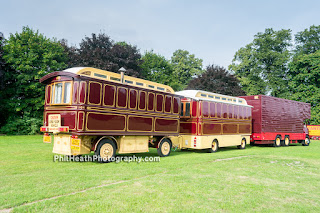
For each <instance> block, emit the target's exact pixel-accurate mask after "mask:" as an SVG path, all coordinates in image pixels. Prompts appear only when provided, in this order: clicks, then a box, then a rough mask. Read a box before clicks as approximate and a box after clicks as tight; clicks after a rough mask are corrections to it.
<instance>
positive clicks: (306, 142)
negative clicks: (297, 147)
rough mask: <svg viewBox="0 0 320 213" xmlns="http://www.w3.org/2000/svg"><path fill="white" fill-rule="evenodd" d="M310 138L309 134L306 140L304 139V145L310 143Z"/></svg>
mask: <svg viewBox="0 0 320 213" xmlns="http://www.w3.org/2000/svg"><path fill="white" fill-rule="evenodd" d="M310 142H311V141H310V139H309V137H308V136H307V137H306V139H304V141H302V146H309V145H310Z"/></svg>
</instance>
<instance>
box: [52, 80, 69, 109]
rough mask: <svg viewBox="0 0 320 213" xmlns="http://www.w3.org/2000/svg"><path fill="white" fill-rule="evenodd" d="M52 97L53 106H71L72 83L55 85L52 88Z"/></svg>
mask: <svg viewBox="0 0 320 213" xmlns="http://www.w3.org/2000/svg"><path fill="white" fill-rule="evenodd" d="M52 96H53V98H52V103H53V104H69V103H70V101H71V82H61V83H55V84H54V85H53V86H52ZM62 96H63V97H62Z"/></svg>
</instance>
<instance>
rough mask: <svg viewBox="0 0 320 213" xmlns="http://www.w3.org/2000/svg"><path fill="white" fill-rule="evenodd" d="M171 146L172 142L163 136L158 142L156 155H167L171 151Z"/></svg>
mask: <svg viewBox="0 0 320 213" xmlns="http://www.w3.org/2000/svg"><path fill="white" fill-rule="evenodd" d="M171 148H172V143H171V141H170V140H169V139H168V138H163V139H162V140H161V141H160V143H159V147H158V149H157V151H158V155H159V156H160V157H167V156H169V155H170V152H171Z"/></svg>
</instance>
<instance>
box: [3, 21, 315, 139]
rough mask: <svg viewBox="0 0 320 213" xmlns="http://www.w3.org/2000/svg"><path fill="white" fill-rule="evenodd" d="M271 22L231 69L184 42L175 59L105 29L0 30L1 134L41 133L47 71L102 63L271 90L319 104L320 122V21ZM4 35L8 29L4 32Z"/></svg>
mask: <svg viewBox="0 0 320 213" xmlns="http://www.w3.org/2000/svg"><path fill="white" fill-rule="evenodd" d="M291 34H292V33H291V30H279V31H275V30H273V29H266V30H265V32H260V33H257V34H256V35H255V36H254V39H253V41H252V42H251V43H250V44H248V45H246V46H245V47H242V48H240V49H239V50H238V51H237V52H236V53H235V56H234V59H233V61H232V64H231V65H230V66H229V67H228V68H229V70H227V69H226V68H224V67H221V66H217V65H214V64H212V65H209V66H207V67H205V68H204V67H203V61H202V59H200V58H197V57H196V56H195V55H194V54H191V53H189V52H188V51H187V50H181V49H178V50H176V51H174V52H173V53H172V56H171V58H170V59H167V58H165V57H164V56H162V55H160V54H158V53H156V52H154V51H153V50H151V51H146V52H144V53H143V54H142V53H141V52H140V50H139V49H138V47H137V46H135V45H131V44H128V43H127V42H125V41H117V42H116V41H113V40H112V39H111V38H110V37H109V36H108V35H106V34H105V33H99V34H95V33H92V34H91V35H90V36H86V37H85V38H83V39H82V41H81V42H80V43H79V45H77V46H72V45H69V44H68V41H67V40H65V39H61V40H57V39H54V38H47V37H46V36H44V35H43V34H41V33H39V31H36V30H33V29H31V28H29V27H23V29H22V32H19V33H18V32H17V33H15V34H10V36H9V38H7V39H6V38H3V37H1V36H0V118H1V119H0V134H35V133H38V132H39V127H40V126H41V125H42V116H43V103H44V85H41V84H40V83H39V79H40V78H41V77H43V76H44V75H46V74H48V73H50V72H54V71H60V70H64V69H66V68H70V67H77V66H81V67H95V68H100V69H103V70H108V71H112V72H118V70H119V68H120V67H125V68H126V70H127V73H126V74H127V75H130V76H134V77H138V78H143V79H146V80H150V81H154V82H158V83H162V84H166V85H169V86H171V87H172V88H173V89H174V90H175V91H179V90H183V89H200V90H206V91H210V92H215V93H220V94H225V95H233V96H240V95H256V94H267V95H272V96H275V97H282V98H288V99H292V100H298V101H304V102H308V103H311V104H312V118H311V123H313V124H319V123H320V117H319V115H318V114H319V113H318V112H319V110H320V109H319V107H318V103H319V100H320V98H318V96H319V95H318V94H319V93H318V90H319V88H320V85H319V82H318V78H317V77H318V76H317V75H319V72H320V70H319V66H320V63H319V62H320V61H319V56H320V52H319V48H320V26H311V27H310V28H308V29H306V30H304V31H302V32H299V33H297V34H296V35H294V38H295V39H292V35H291ZM0 35H1V34H0Z"/></svg>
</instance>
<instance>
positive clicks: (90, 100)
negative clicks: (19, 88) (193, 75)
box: [40, 67, 180, 159]
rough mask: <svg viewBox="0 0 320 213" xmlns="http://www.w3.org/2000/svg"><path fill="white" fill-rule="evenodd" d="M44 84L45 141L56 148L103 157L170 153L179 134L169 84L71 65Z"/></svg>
mask: <svg viewBox="0 0 320 213" xmlns="http://www.w3.org/2000/svg"><path fill="white" fill-rule="evenodd" d="M40 82H41V83H44V84H46V92H45V106H44V126H42V127H41V131H42V132H45V135H44V142H51V137H52V135H53V136H54V147H53V152H54V153H57V154H64V155H81V154H88V153H90V152H91V151H94V152H95V155H97V156H100V157H102V158H104V159H110V158H111V157H114V156H115V154H116V153H120V154H121V153H140V152H148V151H149V146H152V147H155V148H157V149H158V154H159V155H160V156H168V155H169V154H170V151H171V147H172V142H171V140H170V136H177V135H178V134H179V124H180V123H179V114H180V96H178V95H175V94H174V91H173V90H172V88H171V87H169V86H166V85H162V84H158V83H154V82H150V81H146V80H143V79H139V78H134V77H130V76H126V75H120V74H118V73H113V72H108V71H104V70H100V69H95V68H87V67H84V68H83V67H80V68H70V69H66V70H64V71H59V72H53V73H50V74H48V75H46V76H44V77H43V78H41V79H40Z"/></svg>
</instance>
